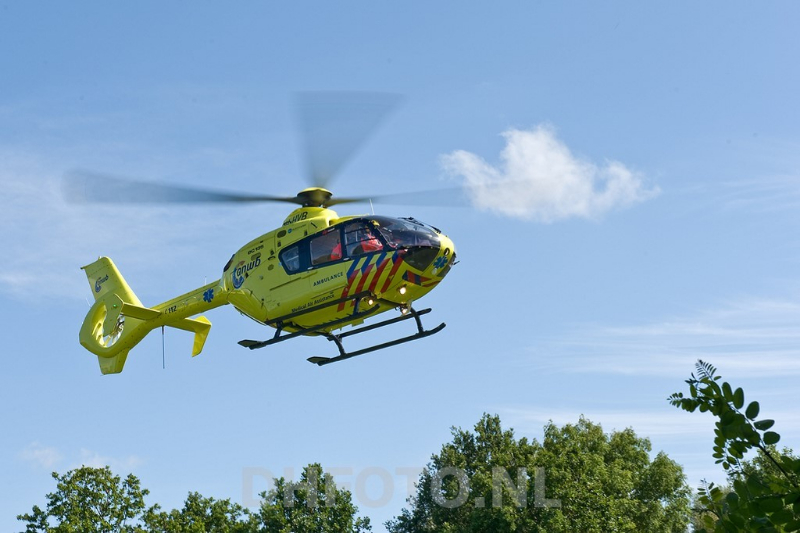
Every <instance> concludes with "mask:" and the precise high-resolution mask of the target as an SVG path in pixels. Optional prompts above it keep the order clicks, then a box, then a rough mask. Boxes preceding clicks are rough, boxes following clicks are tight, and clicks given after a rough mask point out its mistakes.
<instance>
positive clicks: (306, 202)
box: [297, 187, 333, 207]
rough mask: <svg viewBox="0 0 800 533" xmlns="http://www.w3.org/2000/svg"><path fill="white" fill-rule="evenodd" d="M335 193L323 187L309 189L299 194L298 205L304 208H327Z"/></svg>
mask: <svg viewBox="0 0 800 533" xmlns="http://www.w3.org/2000/svg"><path fill="white" fill-rule="evenodd" d="M332 196H333V193H332V192H331V191H329V190H328V189H323V188H322V187H309V188H308V189H303V190H302V191H300V192H299V193H297V203H299V204H300V205H302V206H303V207H327V205H328V202H329V201H330V199H331V197H332Z"/></svg>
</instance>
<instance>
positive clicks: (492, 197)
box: [442, 125, 660, 222]
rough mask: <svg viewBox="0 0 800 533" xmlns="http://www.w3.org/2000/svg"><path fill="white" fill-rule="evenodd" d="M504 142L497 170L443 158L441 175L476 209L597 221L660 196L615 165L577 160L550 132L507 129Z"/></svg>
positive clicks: (464, 155)
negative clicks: (458, 185)
mask: <svg viewBox="0 0 800 533" xmlns="http://www.w3.org/2000/svg"><path fill="white" fill-rule="evenodd" d="M503 137H505V140H506V146H505V148H503V151H502V152H501V153H500V160H501V165H500V166H499V167H496V166H493V165H491V164H489V163H487V162H486V161H484V160H483V159H482V158H481V157H479V156H477V155H475V154H472V153H470V152H466V151H464V150H457V151H455V152H452V153H450V154H447V155H444V156H442V164H443V166H444V168H445V170H446V171H447V172H448V173H450V174H452V175H455V176H461V177H462V178H463V179H464V185H465V186H466V189H467V191H468V194H469V196H470V199H471V201H472V203H473V205H474V206H475V207H477V208H479V209H482V210H487V211H493V212H496V213H499V214H502V215H506V216H511V217H515V218H520V219H523V220H536V221H539V222H554V221H556V220H561V219H566V218H572V217H582V218H596V217H599V216H601V215H603V214H605V213H607V212H608V211H611V210H612V209H616V208H621V207H625V206H629V205H632V204H635V203H638V202H642V201H644V200H647V199H649V198H653V197H655V196H656V195H658V194H659V192H660V191H659V189H658V188H657V187H654V188H652V189H647V188H645V186H644V183H643V181H642V177H641V176H640V175H638V174H637V173H635V172H633V171H632V170H630V169H629V168H627V167H626V166H625V165H624V164H622V163H620V162H618V161H606V163H605V164H604V165H603V166H598V165H596V164H594V163H592V162H590V161H584V160H581V159H579V158H577V157H575V156H574V155H573V154H572V152H571V151H570V149H569V148H568V147H567V145H565V144H564V143H563V142H562V141H561V140H559V139H558V138H557V137H556V135H555V132H554V131H553V129H552V128H550V127H547V126H543V125H540V126H537V127H535V128H534V129H532V130H529V131H527V130H517V129H510V130H508V131H506V132H505V133H503Z"/></svg>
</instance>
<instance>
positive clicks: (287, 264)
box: [280, 244, 300, 274]
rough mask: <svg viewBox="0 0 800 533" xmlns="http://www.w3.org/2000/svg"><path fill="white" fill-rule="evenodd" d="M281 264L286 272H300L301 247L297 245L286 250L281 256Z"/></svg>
mask: <svg viewBox="0 0 800 533" xmlns="http://www.w3.org/2000/svg"><path fill="white" fill-rule="evenodd" d="M280 259H281V264H282V265H283V268H285V269H286V272H289V273H290V274H291V273H294V272H297V271H298V270H300V246H298V245H297V244H295V245H294V246H290V247H288V248H285V249H284V250H283V251H282V252H281V255H280Z"/></svg>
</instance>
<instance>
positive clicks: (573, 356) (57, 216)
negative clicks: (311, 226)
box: [0, 2, 800, 531]
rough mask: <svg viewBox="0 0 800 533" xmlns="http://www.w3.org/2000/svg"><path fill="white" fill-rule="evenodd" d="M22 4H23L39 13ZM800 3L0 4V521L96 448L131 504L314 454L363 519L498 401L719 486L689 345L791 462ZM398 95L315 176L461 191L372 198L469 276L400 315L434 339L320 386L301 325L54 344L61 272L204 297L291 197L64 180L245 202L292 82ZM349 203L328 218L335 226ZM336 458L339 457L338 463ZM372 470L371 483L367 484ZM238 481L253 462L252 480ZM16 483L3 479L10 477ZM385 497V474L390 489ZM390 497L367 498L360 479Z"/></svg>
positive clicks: (77, 315) (73, 278)
mask: <svg viewBox="0 0 800 533" xmlns="http://www.w3.org/2000/svg"><path fill="white" fill-rule="evenodd" d="M43 6H44V7H43ZM799 10H800V8H798V6H797V5H796V4H792V3H789V2H773V3H769V4H760V5H753V4H748V3H743V2H734V3H730V2H725V3H723V2H706V3H702V4H697V3H689V2H678V3H670V4H663V5H658V6H654V5H652V4H649V5H646V6H645V5H641V4H640V3H634V2H609V3H602V4H601V3H589V2H583V3H544V2H542V3H534V2H505V3H501V4H498V3H494V4H492V5H489V4H478V3H463V2H439V3H430V2H405V3H402V4H394V5H386V4H383V5H380V4H369V5H367V4H364V3H356V2H337V3H323V2H317V3H310V2H306V3H299V4H295V5H292V6H289V5H288V4H278V3H256V2H239V3H236V4H235V5H226V6H224V7H223V6H221V5H219V4H212V3H199V2H195V3H191V4H190V3H185V2H183V3H178V2H175V3H171V4H166V5H164V4H163V3H155V2H153V3H148V2H139V3H136V4H135V5H133V4H131V5H127V6H119V5H115V6H112V5H109V4H105V3H90V2H85V3H82V4H81V5H80V6H78V7H76V6H75V5H69V4H63V3H55V2H51V3H45V4H42V3H37V4H36V5H35V6H34V5H33V4H25V3H2V4H0V72H2V82H0V124H1V125H2V127H0V180H2V183H3V191H4V194H3V195H2V198H0V224H2V228H3V231H2V233H1V234H0V247H2V249H3V250H4V254H3V255H4V260H3V264H2V265H0V305H2V309H3V321H2V323H0V324H1V325H0V332H2V337H3V339H4V341H5V348H4V350H3V352H4V354H5V357H4V361H5V363H4V371H3V372H2V377H0V389H1V390H3V391H4V392H3V398H4V402H3V405H4V406H3V408H2V411H0V412H2V419H0V422H2V426H3V431H2V432H1V433H2V436H0V449H1V450H2V454H1V455H0V457H2V459H0V472H1V473H2V479H3V480H4V485H5V487H6V490H5V491H4V495H3V498H2V503H0V529H3V530H10V529H14V528H18V527H19V526H18V525H17V522H16V520H15V519H14V517H15V516H16V515H17V514H18V513H22V512H26V511H28V510H29V509H30V508H31V506H32V505H34V504H40V505H41V504H42V503H43V502H44V494H45V493H46V492H48V491H49V490H52V488H53V486H52V483H51V479H50V477H49V472H50V471H52V470H58V471H61V472H63V471H65V470H66V469H68V468H72V467H74V466H77V465H80V464H110V465H111V466H112V467H113V468H114V469H115V471H117V472H118V473H120V474H123V473H126V472H128V471H130V472H133V473H135V474H136V475H137V476H139V477H140V478H141V480H142V482H143V485H144V486H146V487H148V488H149V489H150V490H151V491H152V495H151V497H150V500H149V501H150V502H151V503H154V502H160V503H161V504H162V505H164V506H166V507H172V506H178V505H180V504H181V502H182V501H183V499H184V498H185V496H186V493H187V492H188V491H190V490H198V491H200V492H202V493H203V494H205V495H208V496H214V497H217V498H227V497H229V498H232V499H233V500H234V501H239V502H242V501H246V499H247V498H248V495H247V494H246V492H247V490H245V489H246V488H247V487H246V486H245V480H246V478H247V477H248V476H251V477H253V478H254V488H255V490H256V491H258V490H263V489H265V488H267V486H268V483H267V481H266V480H265V479H263V476H261V474H263V473H264V472H265V471H271V472H273V473H275V474H279V475H280V474H283V473H284V469H285V468H293V469H294V470H295V471H298V470H299V469H300V468H301V467H302V466H303V465H305V464H307V463H309V462H314V461H319V462H321V463H322V464H323V466H325V467H326V468H340V469H342V471H343V472H344V474H343V475H341V476H340V478H339V479H340V481H341V482H342V483H348V482H349V483H353V484H355V482H356V480H357V478H358V477H359V476H361V478H360V479H361V481H364V480H365V479H366V480H367V481H366V485H365V486H366V487H367V491H366V499H365V498H362V499H361V501H357V503H358V504H359V506H360V507H361V510H362V512H363V513H364V514H366V515H368V516H370V517H371V518H372V519H373V521H374V522H375V523H376V526H377V527H376V528H375V529H376V531H381V530H382V526H380V525H379V524H380V523H381V522H383V521H384V520H386V519H388V518H391V517H392V516H395V515H396V514H397V513H398V512H399V510H400V508H401V507H402V505H403V499H404V497H405V496H406V495H407V494H406V489H405V477H403V476H402V475H398V474H397V473H398V472H401V471H402V472H404V470H398V469H404V468H419V467H422V466H424V465H425V463H426V462H427V460H428V458H429V456H430V454H431V453H434V452H437V451H438V450H439V447H440V446H441V444H443V443H444V442H446V441H448V440H449V436H450V435H449V427H450V426H452V425H455V426H462V427H470V426H472V425H473V424H474V423H475V422H476V421H477V420H478V419H479V417H480V416H481V414H482V413H483V412H490V413H498V414H500V415H501V418H502V420H503V421H504V423H505V424H506V425H507V426H511V427H514V428H515V430H516V432H517V434H518V435H520V436H523V435H524V436H529V437H540V436H541V430H542V426H543V425H544V424H545V423H546V422H547V421H548V420H551V419H552V420H553V421H555V422H556V423H559V424H562V423H568V422H575V421H576V420H577V419H578V417H579V416H580V415H581V414H584V415H586V416H587V417H588V418H590V419H591V420H593V421H595V422H599V423H601V424H603V427H604V428H605V429H606V430H609V431H610V430H612V429H614V428H617V429H622V428H625V427H628V426H631V427H633V428H634V429H635V430H636V431H637V433H639V434H640V435H642V436H648V437H650V438H651V440H652V443H653V448H654V451H658V450H664V451H666V452H667V453H668V454H669V455H670V456H671V457H672V458H674V459H676V460H677V461H679V462H680V463H681V464H682V465H684V467H685V469H686V473H687V476H688V478H689V481H690V482H691V483H692V484H697V483H698V482H699V481H700V479H702V478H704V477H705V478H708V479H720V478H721V477H722V474H721V473H720V470H719V469H718V468H716V467H715V466H714V465H713V461H712V459H711V447H712V442H711V439H712V437H713V435H712V427H713V421H712V420H711V419H710V418H708V417H704V416H703V415H700V414H694V415H689V414H687V413H684V412H682V411H679V410H677V409H675V408H673V407H670V406H669V405H668V404H667V402H666V400H665V398H666V397H667V396H668V395H669V394H670V393H672V392H674V391H676V390H680V389H682V388H683V386H684V384H683V380H684V379H686V378H687V377H688V375H689V373H690V372H691V371H692V370H693V362H694V361H695V360H696V359H698V358H703V359H706V360H709V361H711V362H712V363H713V364H715V365H717V366H718V367H719V369H720V373H721V374H722V375H723V376H724V377H725V378H729V379H730V380H731V381H733V382H734V383H735V384H737V385H741V386H743V387H744V388H745V390H746V392H747V393H748V397H749V398H751V399H758V400H760V401H761V404H762V414H763V415H764V416H767V417H771V418H775V419H776V420H777V424H776V430H777V431H778V432H780V433H781V434H782V435H783V438H784V439H783V442H784V443H785V444H786V445H789V446H793V447H795V448H797V447H798V445H797V442H798V438H800V416H798V414H797V412H796V409H795V408H794V407H793V406H794V405H796V404H797V403H798V394H800V393H798V389H797V386H796V383H797V379H798V376H800V363H798V351H799V347H800V325H798V324H800V276H799V275H798V266H799V265H800V239H798V237H797V235H800V223H798V222H799V221H798V217H797V215H796V212H797V208H798V205H800V156H798V154H800V132H798V127H797V124H798V123H799V121H798V119H800V113H798V111H800V106H799V105H798V100H797V97H796V95H797V94H800V69H798V67H797V65H796V61H793V58H794V57H796V55H797V52H798V49H799V48H798V47H799V46H800V37H798V35H797V32H796V24H795V21H796V20H798V15H799V14H800V13H798V11H799ZM303 90H370V91H388V92H394V93H400V94H403V95H404V103H403V105H402V106H401V107H400V108H399V109H398V110H397V111H396V112H395V113H394V114H393V115H392V116H391V117H390V119H389V120H387V121H386V122H385V124H383V126H382V128H381V129H380V130H379V131H378V133H377V134H376V135H375V136H374V137H373V138H372V139H370V140H369V142H368V143H367V144H366V145H365V146H364V148H363V150H362V151H361V152H360V153H359V154H358V156H357V157H356V158H354V159H353V160H352V161H351V162H350V164H349V165H348V166H347V167H346V169H345V170H344V171H343V172H342V174H341V175H340V176H339V177H338V179H337V180H336V181H335V182H334V184H333V185H332V188H333V189H334V192H335V193H336V194H339V195H364V194H372V193H375V194H382V193H385V192H406V191H415V190H425V189H436V188H441V187H447V186H453V185H454V184H455V185H459V184H463V185H464V187H465V190H466V191H467V193H468V194H477V196H474V197H473V199H474V206H473V207H471V208H459V209H455V208H435V207H419V206H417V207H412V206H409V207H400V206H388V207H378V206H376V212H378V213H381V214H387V215H393V216H407V215H413V216H415V217H416V218H419V219H421V220H424V221H426V222H429V223H431V224H433V225H435V226H437V227H440V228H442V229H443V230H444V231H445V232H446V233H447V234H448V235H449V236H450V237H452V239H453V240H454V241H455V243H456V245H457V247H458V254H459V258H460V260H461V262H460V263H459V265H457V267H456V268H454V269H453V271H452V273H451V274H450V275H449V276H448V278H447V280H446V282H445V283H443V284H442V285H441V286H440V287H438V288H437V289H436V290H435V291H433V292H432V293H431V294H430V295H428V296H427V297H426V298H425V300H424V301H423V302H420V304H422V303H424V304H425V305H426V306H431V307H433V309H434V312H433V313H431V315H429V320H428V322H430V323H431V324H434V322H435V321H436V320H440V321H446V322H447V324H448V326H447V328H446V329H445V330H444V331H443V332H442V333H440V334H438V335H436V336H433V337H430V338H428V339H425V340H422V341H418V342H415V343H412V344H409V345H405V346H404V347H399V348H393V349H389V350H385V351H383V352H380V353H377V354H372V355H369V356H364V357H361V358H358V359H356V360H352V361H348V362H345V363H342V364H337V365H331V366H329V367H325V368H316V367H313V366H312V365H309V364H308V363H307V362H306V361H305V358H306V357H308V356H310V355H318V354H325V353H328V352H329V350H330V349H331V347H330V346H328V345H327V343H325V344H324V345H323V344H321V341H320V340H319V339H301V340H299V341H297V342H295V343H284V344H281V345H276V346H271V347H269V348H267V349H263V350H259V351H253V352H250V351H247V350H245V349H243V348H241V347H239V346H238V345H237V344H236V342H237V341H238V340H240V339H244V338H262V337H264V338H266V337H265V336H268V335H270V334H271V330H268V329H266V328H260V327H259V326H258V325H257V324H255V323H253V322H252V321H250V320H247V319H245V318H243V317H241V316H240V315H239V314H238V313H237V312H235V310H233V309H232V308H230V307H225V308H221V309H217V310H215V311H213V312H211V313H209V318H210V319H211V321H212V323H213V327H212V329H211V334H210V337H209V339H208V343H207V344H206V348H205V350H204V352H203V353H202V354H201V355H200V356H198V357H197V358H194V359H192V358H190V357H189V353H190V350H191V336H190V335H189V334H186V333H183V332H168V333H167V337H166V346H167V350H166V352H167V353H166V359H167V360H166V369H165V370H162V369H161V356H162V354H161V338H160V336H159V335H151V337H148V338H147V339H145V341H143V342H142V343H141V344H140V345H139V346H138V347H137V348H136V349H135V350H133V352H132V353H131V355H130V357H129V359H128V364H127V366H126V368H125V371H124V373H123V374H121V375H119V376H105V377H104V376H101V375H100V372H99V369H98V367H97V362H96V359H95V357H94V356H93V355H91V354H89V353H88V352H86V351H84V350H83V348H81V347H80V345H79V344H78V341H77V335H78V328H79V326H80V324H81V322H82V320H83V317H84V315H85V313H86V311H87V309H88V306H87V299H88V298H90V291H89V289H88V287H87V282H86V280H85V278H84V276H83V273H82V271H81V270H80V266H82V265H85V264H88V263H90V262H92V261H93V260H94V259H95V258H96V257H97V256H99V255H108V256H110V257H112V258H113V259H114V260H115V262H116V263H117V265H118V266H119V268H120V269H121V271H122V272H123V274H124V275H125V277H126V279H127V281H128V282H129V284H130V285H131V286H132V287H133V289H134V290H135V291H136V293H137V295H138V296H139V298H140V299H141V300H142V301H143V302H144V303H145V304H146V305H153V304H156V303H159V302H161V301H164V300H166V299H168V298H170V297H172V296H175V295H177V294H181V293H183V292H186V291H188V290H191V289H193V288H195V287H199V286H201V285H202V284H204V283H205V282H206V281H212V280H214V279H217V278H218V277H219V275H220V272H221V270H222V266H223V265H224V264H225V261H227V259H228V258H229V257H230V255H231V254H232V253H233V252H234V251H236V250H237V249H238V248H239V247H240V246H241V245H243V244H244V243H246V242H248V241H249V240H251V239H252V238H254V237H257V236H258V235H260V234H261V233H264V232H266V231H269V230H271V229H273V228H274V227H276V226H277V225H278V224H280V223H281V221H282V220H283V218H284V216H285V215H286V213H287V209H286V207H285V206H281V205H278V206H273V205H265V206H248V207H241V208H239V207H237V208H232V207H212V208H209V207H203V206H201V207H186V206H178V207H170V208H164V207H138V208H135V207H131V208H125V209H118V208H112V207H86V206H75V205H69V204H65V203H64V201H63V200H62V198H61V195H60V189H59V183H60V180H61V178H62V176H63V175H64V174H65V172H67V171H69V170H71V169H75V168H86V169H92V170H97V171H105V172H112V173H116V174H122V175H129V176H136V177H140V178H142V179H148V180H160V181H166V182H169V183H177V184H193V185H199V186H205V187H213V188H225V189H232V190H240V191H251V192H254V193H260V192H265V193H268V194H276V195H291V194H294V193H296V192H297V191H298V190H300V189H301V188H303V187H305V186H306V185H305V183H304V181H303V179H302V174H303V166H302V161H301V158H300V149H299V146H300V140H299V139H298V135H297V132H296V129H295V125H294V118H293V113H292V108H291V104H292V95H293V94H294V93H295V92H296V91H303ZM368 210H369V207H368V206H354V207H352V208H351V207H350V206H340V209H338V211H339V213H340V214H354V213H359V212H366V211H368ZM348 472H349V473H348ZM375 472H389V473H391V475H392V478H391V479H392V485H393V487H394V492H393V494H392V495H391V498H387V499H388V500H389V501H388V503H385V504H381V505H378V506H370V504H369V503H370V498H371V499H372V500H376V499H380V498H379V497H380V496H381V495H382V494H381V492H382V491H381V488H382V486H381V485H382V484H381V482H380V476H379V475H378V474H375ZM254 473H255V474H254ZM12 487H13V489H12ZM383 488H386V487H383ZM383 496H386V493H385V491H384V494H383Z"/></svg>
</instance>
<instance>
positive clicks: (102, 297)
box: [79, 257, 228, 374]
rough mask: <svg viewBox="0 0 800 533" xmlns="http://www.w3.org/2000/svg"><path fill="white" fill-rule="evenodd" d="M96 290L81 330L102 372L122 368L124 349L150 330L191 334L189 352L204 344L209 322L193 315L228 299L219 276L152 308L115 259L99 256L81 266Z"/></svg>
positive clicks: (198, 348)
mask: <svg viewBox="0 0 800 533" xmlns="http://www.w3.org/2000/svg"><path fill="white" fill-rule="evenodd" d="M83 270H84V271H85V272H86V276H87V278H88V279H89V285H90V286H91V287H92V289H93V291H94V296H95V303H94V305H93V306H92V307H91V309H90V310H89V313H88V314H87V315H86V319H85V320H84V321H83V326H82V327H81V331H80V334H79V338H80V343H81V345H83V347H84V348H86V349H87V350H89V351H90V352H92V353H93V354H95V355H96V356H97V358H98V361H99V363H100V370H101V372H102V373H103V374H116V373H119V372H121V371H122V368H123V367H124V365H125V361H126V359H127V356H128V352H129V351H130V350H131V348H133V347H134V346H136V344H138V343H139V342H140V341H141V340H142V339H143V338H144V337H145V336H146V335H147V334H148V333H149V332H150V331H152V330H154V329H156V328H159V327H162V326H168V327H173V328H177V329H182V330H185V331H190V332H193V333H194V334H195V336H194V344H193V347H192V356H195V355H198V354H199V353H200V352H201V351H202V349H203V346H204V344H205V341H206V338H207V337H208V332H209V330H210V329H211V322H209V320H208V319H207V318H205V317H203V316H201V317H198V318H189V317H190V316H192V315H195V314H198V313H202V312H205V311H208V310H210V309H214V308H215V307H219V306H221V305H225V304H227V303H228V299H227V293H226V292H225V291H224V289H223V287H222V284H221V281H220V280H218V281H215V282H213V283H209V284H207V285H204V286H203V287H200V288H198V289H195V290H193V291H190V292H188V293H186V294H183V295H181V296H178V297H177V298H173V299H172V300H169V301H167V302H164V303H162V304H159V305H157V306H155V307H153V308H148V307H144V306H143V305H142V303H141V301H139V299H138V298H137V297H136V295H135V294H134V292H133V291H132V290H131V288H130V287H129V286H128V284H127V283H126V282H125V279H124V278H123V277H122V274H120V272H119V270H118V269H117V267H116V265H114V263H113V261H111V259H109V258H107V257H101V258H100V259H98V260H97V261H95V262H94V263H92V264H90V265H87V266H85V267H83Z"/></svg>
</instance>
